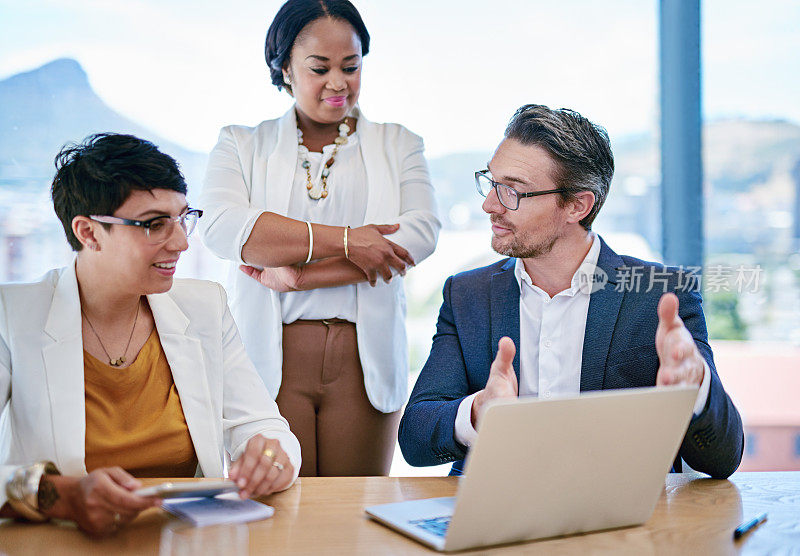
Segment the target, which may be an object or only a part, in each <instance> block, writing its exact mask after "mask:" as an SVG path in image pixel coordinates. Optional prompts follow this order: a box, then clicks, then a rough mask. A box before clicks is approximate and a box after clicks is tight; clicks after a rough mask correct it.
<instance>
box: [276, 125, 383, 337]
mask: <svg viewBox="0 0 800 556" xmlns="http://www.w3.org/2000/svg"><path fill="white" fill-rule="evenodd" d="M333 149H334V145H325V146H324V147H323V148H322V152H321V153H318V152H309V150H308V149H307V148H306V147H305V146H304V145H301V146H300V152H301V156H298V157H297V165H296V167H295V172H294V182H293V183H292V193H291V196H290V197H289V209H288V210H287V211H286V216H288V217H289V218H294V219H295V220H305V221H309V222H314V223H317V224H327V225H330V226H351V227H354V228H355V227H358V226H361V225H362V223H363V222H364V214H365V212H366V210H367V172H366V169H365V168H364V158H363V156H362V154H361V147H360V145H359V134H358V131H356V132H355V133H353V134H352V135H350V136H349V137H348V140H347V143H345V144H344V145H342V146H341V147H340V148H339V151H338V152H337V153H336V158H335V161H334V163H333V165H332V166H331V168H330V170H331V173H330V175H329V176H328V188H327V189H328V196H327V197H325V198H324V199H319V200H315V199H312V198H311V197H309V196H308V189H307V188H306V184H307V182H308V175H307V174H306V169H305V168H303V161H304V160H305V159H306V158H308V161H309V162H310V163H311V167H310V168H309V171H310V172H311V179H312V180H313V182H312V183H314V184H315V185H317V184H319V183H320V180H321V179H322V169H323V168H324V163H325V162H326V161H327V160H328V159H329V158H330V157H331V153H332V152H333ZM312 264H313V263H312ZM280 298H281V313H282V320H283V322H284V323H285V324H290V323H293V322H294V321H296V320H297V319H309V320H321V319H331V318H340V319H344V320H348V321H350V322H356V316H357V304H356V286H355V284H352V285H348V286H337V287H334V288H318V289H315V290H309V291H302V292H287V293H282V294H281V295H280Z"/></svg>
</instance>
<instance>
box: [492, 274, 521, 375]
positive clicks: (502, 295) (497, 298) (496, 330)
mask: <svg viewBox="0 0 800 556" xmlns="http://www.w3.org/2000/svg"><path fill="white" fill-rule="evenodd" d="M515 262H516V259H508V260H507V261H506V263H505V264H504V265H503V266H502V267H501V270H500V272H498V273H496V274H493V275H492V283H491V287H490V295H491V298H490V301H489V303H490V306H491V323H490V326H491V337H492V346H491V348H492V361H494V358H495V357H496V356H497V342H499V341H500V338H502V337H503V336H508V337H509V338H511V339H512V340H514V345H515V346H516V348H517V352H516V354H515V355H514V372H515V373H516V374H517V384H519V353H520V351H521V350H522V346H520V345H519V284H518V283H517V279H516V277H515V276H514V264H515Z"/></svg>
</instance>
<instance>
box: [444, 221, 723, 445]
mask: <svg viewBox="0 0 800 556" xmlns="http://www.w3.org/2000/svg"><path fill="white" fill-rule="evenodd" d="M592 235H593V240H592V246H591V247H590V248H589V252H588V253H587V254H586V257H585V258H584V259H583V262H582V263H581V265H580V266H579V267H578V270H577V271H575V274H573V276H572V282H571V284H570V287H569V288H568V289H566V290H564V291H561V292H559V293H557V294H556V295H554V296H553V297H550V296H549V295H548V294H547V292H545V291H544V290H543V289H541V288H539V287H538V286H536V285H534V283H533V280H532V279H531V277H530V276H529V275H528V273H527V272H526V271H525V265H524V264H523V260H522V259H517V260H516V264H515V267H514V275H515V276H516V278H517V283H518V284H519V291H520V299H519V321H520V322H519V340H520V345H519V346H518V349H519V350H520V352H519V362H520V373H519V378H520V380H519V395H520V396H538V397H541V398H546V399H549V398H552V397H555V396H574V395H577V394H579V393H580V387H581V365H582V363H583V339H584V334H585V332H586V318H587V316H588V315H589V301H590V299H591V284H592V275H593V273H594V271H595V268H596V267H597V259H598V257H599V256H600V238H599V237H598V236H597V234H592ZM653 341H655V338H653ZM705 367H706V369H705V373H704V375H703V383H702V385H701V387H700V391H699V392H698V396H697V401H696V402H695V407H694V413H695V415H698V414H699V413H700V412H701V411H702V410H703V408H704V407H705V404H706V399H707V398H708V389H709V387H710V374H711V373H710V372H709V370H708V365H707V364H706V365H705ZM476 395H477V392H476V393H474V394H472V395H470V396H467V397H466V398H464V400H463V401H462V402H461V404H460V405H459V407H458V412H457V414H456V422H455V437H456V440H458V441H459V442H460V443H461V444H463V445H465V446H471V445H472V443H473V442H474V441H475V438H476V437H477V435H478V433H477V431H476V430H475V428H474V427H473V426H472V401H473V400H474V399H475V396H476Z"/></svg>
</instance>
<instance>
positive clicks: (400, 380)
mask: <svg viewBox="0 0 800 556" xmlns="http://www.w3.org/2000/svg"><path fill="white" fill-rule="evenodd" d="M356 117H358V133H359V134H360V145H361V152H362V155H363V158H364V167H365V169H366V175H367V184H368V192H369V193H368V195H369V197H368V199H367V209H366V213H365V216H364V224H393V223H399V224H400V229H399V230H398V231H397V232H395V233H394V234H392V235H391V236H389V239H391V240H392V241H393V242H395V243H397V244H399V245H401V246H403V247H405V248H406V249H408V251H409V252H410V253H411V256H412V257H413V258H414V261H415V262H417V263H419V262H420V261H422V260H423V259H425V258H426V257H427V256H428V255H430V254H431V253H433V250H434V248H435V247H436V240H437V238H438V235H439V229H440V228H441V224H440V223H439V219H438V217H437V214H436V201H435V198H434V194H433V186H432V185H431V183H430V178H429V177H428V171H427V167H423V168H420V167H419V166H414V167H412V166H413V163H412V162H410V161H411V159H412V158H417V157H418V156H419V155H420V154H421V153H422V150H423V145H422V139H421V138H420V137H418V136H417V135H414V134H413V133H411V132H410V131H408V130H407V129H406V128H404V127H403V126H401V125H398V124H376V123H373V122H370V121H368V120H367V119H366V118H364V117H363V116H362V115H361V114H360V113H358V112H357V113H356ZM296 130H297V123H296V120H295V111H294V108H291V109H290V110H289V111H288V112H287V113H286V114H285V115H284V116H283V117H281V118H280V119H277V120H268V121H265V122H262V123H260V124H259V125H257V126H256V127H245V126H228V127H225V128H223V129H222V131H221V132H220V136H219V142H218V143H217V146H216V147H214V150H213V151H211V155H210V157H209V161H208V171H207V173H206V179H205V184H204V187H203V193H202V195H201V197H200V208H202V209H203V210H204V211H205V212H204V214H203V218H202V219H201V222H200V231H201V234H202V236H203V239H204V241H205V243H206V245H207V246H208V248H209V249H211V251H212V252H214V253H215V254H216V255H218V256H219V257H222V258H224V259H227V260H229V261H231V262H232V263H233V264H232V268H231V274H230V279H229V283H228V284H227V286H228V288H229V292H230V295H231V310H232V312H233V315H234V317H235V318H236V322H237V323H238V324H239V326H240V327H241V330H242V340H243V341H244V344H245V347H246V349H247V353H248V354H249V355H250V357H251V359H252V360H253V363H254V364H255V366H256V368H257V369H258V371H259V373H260V374H261V376H262V378H263V379H264V382H265V383H266V385H267V388H268V389H269V391H270V392H271V393H272V394H273V395H277V394H278V389H279V388H280V384H281V370H282V363H283V362H282V352H281V348H282V332H283V329H282V322H281V305H280V303H281V302H280V296H279V294H278V293H276V292H274V291H272V290H270V289H268V288H265V287H264V286H262V285H261V284H259V283H258V282H256V281H255V280H253V279H252V278H250V277H248V276H246V275H245V274H243V273H242V272H241V271H239V270H238V269H237V267H238V265H239V264H243V263H244V261H243V260H242V258H241V252H242V247H243V246H244V244H245V242H246V241H247V239H248V238H249V237H250V232H251V231H252V229H253V226H254V225H255V222H256V220H257V219H258V217H259V216H260V215H261V214H262V213H264V212H265V211H268V212H273V213H276V214H286V211H287V208H288V205H289V197H290V192H291V186H292V183H293V180H294V173H295V168H296V167H297V133H296ZM404 174H405V175H406V176H408V175H409V174H416V175H424V179H404V177H406V176H404ZM412 272H413V270H412ZM356 297H357V305H358V308H357V319H356V333H357V338H358V352H359V356H360V358H361V366H362V367H363V369H364V383H365V386H366V390H367V395H368V397H369V400H370V402H371V403H372V405H373V406H374V407H375V408H376V409H378V410H380V411H383V412H385V413H389V412H392V411H396V410H398V409H400V407H402V405H403V404H404V403H405V402H406V399H407V396H408V345H407V341H406V329H405V316H406V301H405V292H404V291H403V280H402V277H401V276H399V275H396V276H395V277H394V278H393V279H392V280H391V282H390V283H389V284H386V283H384V282H383V281H381V280H378V283H377V285H376V286H375V287H371V286H370V285H369V284H368V283H366V282H363V283H360V284H358V285H357V286H356Z"/></svg>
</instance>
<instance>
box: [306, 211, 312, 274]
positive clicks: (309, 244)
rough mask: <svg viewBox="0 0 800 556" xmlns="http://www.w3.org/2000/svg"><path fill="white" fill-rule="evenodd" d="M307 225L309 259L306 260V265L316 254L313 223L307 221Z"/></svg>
mask: <svg viewBox="0 0 800 556" xmlns="http://www.w3.org/2000/svg"><path fill="white" fill-rule="evenodd" d="M306 225H307V226H308V257H307V258H306V264H308V263H310V262H311V254H312V253H313V252H314V232H313V230H312V229H311V222H309V221H308V220H306Z"/></svg>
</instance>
